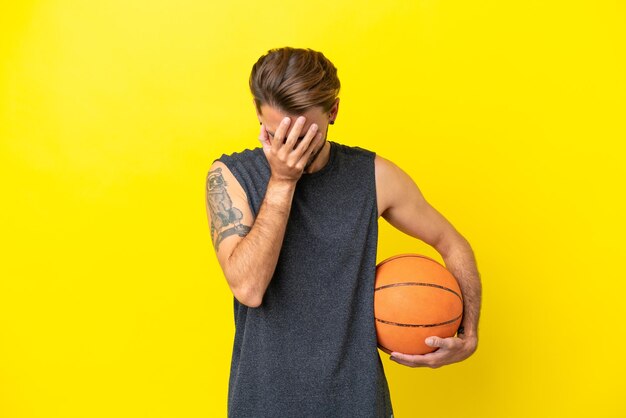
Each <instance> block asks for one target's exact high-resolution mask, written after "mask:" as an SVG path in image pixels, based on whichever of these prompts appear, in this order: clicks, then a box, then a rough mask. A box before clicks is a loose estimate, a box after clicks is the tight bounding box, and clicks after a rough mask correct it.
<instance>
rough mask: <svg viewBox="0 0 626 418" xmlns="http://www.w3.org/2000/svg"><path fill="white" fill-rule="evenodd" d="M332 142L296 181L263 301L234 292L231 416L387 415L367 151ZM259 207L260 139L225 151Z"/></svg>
mask: <svg viewBox="0 0 626 418" xmlns="http://www.w3.org/2000/svg"><path fill="white" fill-rule="evenodd" d="M329 142H330V146H331V148H330V157H329V161H328V163H327V164H326V165H325V166H324V167H323V168H322V169H320V170H319V171H317V172H314V173H310V174H309V173H304V174H303V175H302V177H301V178H300V180H299V181H298V183H297V185H296V189H295V192H294V197H293V201H292V206H291V212H290V215H289V219H288V221H287V227H286V231H285V236H284V240H283V245H282V248H281V251H280V255H279V258H278V263H277V265H276V270H275V273H274V276H273V277H272V279H271V281H270V283H269V285H268V287H267V290H266V292H265V295H264V296H263V300H262V303H261V305H260V306H259V307H257V308H250V307H248V306H246V305H243V304H241V303H239V301H238V300H237V299H236V298H234V314H235V318H234V319H235V338H234V344H233V354H232V360H231V369H230V379H229V388H228V416H229V417H231V418H235V417H237V418H238V417H254V418H260V417H271V418H276V417H298V418H299V417H324V418H330V417H373V418H374V417H375V418H378V417H385V418H389V417H392V416H393V410H392V405H391V399H390V394H389V388H388V384H387V380H386V377H385V373H384V369H383V365H382V362H381V359H380V355H379V353H378V349H377V345H376V329H375V324H374V279H375V271H376V245H377V240H378V209H377V204H376V182H375V173H374V157H375V154H374V153H373V152H371V151H367V150H365V149H362V148H359V147H349V146H345V145H342V144H338V143H335V142H331V141H329ZM218 160H219V161H221V162H223V163H224V164H225V165H226V166H227V167H228V168H229V170H230V171H231V172H232V173H233V175H234V176H235V178H236V179H237V181H238V182H239V183H240V185H241V186H242V188H243V190H244V191H245V193H246V195H247V198H248V202H249V204H250V208H251V210H252V213H253V214H254V216H255V217H256V215H257V214H258V212H259V208H260V206H261V203H262V201H263V198H264V196H265V192H266V190H267V184H268V182H269V178H270V166H269V163H268V161H267V159H266V157H265V154H264V153H263V150H262V148H260V147H259V148H256V149H252V150H244V151H242V152H238V153H233V154H231V155H222V156H221V157H220V158H219V159H218Z"/></svg>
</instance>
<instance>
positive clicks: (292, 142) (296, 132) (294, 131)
mask: <svg viewBox="0 0 626 418" xmlns="http://www.w3.org/2000/svg"><path fill="white" fill-rule="evenodd" d="M304 122H306V118H305V117H304V116H298V118H297V119H296V123H295V124H294V125H293V128H291V132H289V136H288V137H287V141H285V147H287V151H291V150H293V149H294V148H295V147H296V142H298V137H300V131H302V127H303V126H304ZM274 139H276V138H274Z"/></svg>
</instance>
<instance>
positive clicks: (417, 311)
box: [374, 254, 463, 354]
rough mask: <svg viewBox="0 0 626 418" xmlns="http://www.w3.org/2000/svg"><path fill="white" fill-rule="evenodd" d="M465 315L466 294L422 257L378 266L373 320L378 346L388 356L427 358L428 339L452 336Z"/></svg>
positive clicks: (442, 269)
mask: <svg viewBox="0 0 626 418" xmlns="http://www.w3.org/2000/svg"><path fill="white" fill-rule="evenodd" d="M462 317H463V296H462V294H461V289H460V288H459V284H458V283H457V281H456V279H455V278H454V276H453V275H452V273H450V272H449V271H448V270H447V269H446V268H445V267H444V266H443V265H441V264H440V263H438V262H437V261H435V260H433V259H432V258H429V257H426V256H423V255H418V254H401V255H397V256H394V257H390V258H388V259H386V260H384V261H382V262H380V263H379V264H378V265H377V266H376V284H375V286H374V318H375V323H376V335H377V338H378V347H379V348H380V349H381V350H382V351H384V352H385V353H387V354H391V353H392V352H393V351H397V352H400V353H404V354H426V353H430V352H433V351H435V350H436V349H437V347H430V346H429V345H427V344H426V342H425V340H426V338H428V337H430V336H433V335H434V336H438V337H441V338H447V337H452V336H454V335H455V334H456V331H457V329H458V328H459V325H460V324H461V320H462Z"/></svg>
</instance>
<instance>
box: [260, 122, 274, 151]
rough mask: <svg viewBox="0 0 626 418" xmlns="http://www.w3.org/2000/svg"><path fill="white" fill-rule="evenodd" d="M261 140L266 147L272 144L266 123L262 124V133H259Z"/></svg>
mask: <svg viewBox="0 0 626 418" xmlns="http://www.w3.org/2000/svg"><path fill="white" fill-rule="evenodd" d="M259 142H260V143H261V145H262V146H263V148H264V149H267V148H268V147H271V146H272V143H271V142H270V138H269V136H268V135H267V130H266V129H265V125H261V133H259Z"/></svg>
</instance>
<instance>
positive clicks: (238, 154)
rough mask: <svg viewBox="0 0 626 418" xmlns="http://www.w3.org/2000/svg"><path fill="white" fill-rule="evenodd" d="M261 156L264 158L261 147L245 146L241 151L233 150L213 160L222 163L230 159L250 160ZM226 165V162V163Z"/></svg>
mask: <svg viewBox="0 0 626 418" xmlns="http://www.w3.org/2000/svg"><path fill="white" fill-rule="evenodd" d="M260 158H262V159H263V160H265V155H264V154H263V148H261V147H257V148H247V149H244V150H241V151H235V152H232V153H230V154H222V155H221V156H220V157H218V158H217V159H216V160H215V161H220V162H222V163H224V164H227V162H231V161H251V160H257V159H260ZM227 165H228V164H227Z"/></svg>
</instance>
